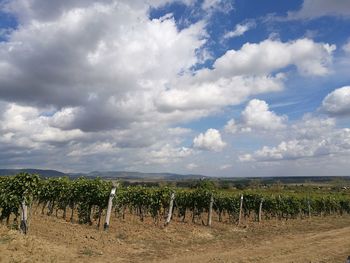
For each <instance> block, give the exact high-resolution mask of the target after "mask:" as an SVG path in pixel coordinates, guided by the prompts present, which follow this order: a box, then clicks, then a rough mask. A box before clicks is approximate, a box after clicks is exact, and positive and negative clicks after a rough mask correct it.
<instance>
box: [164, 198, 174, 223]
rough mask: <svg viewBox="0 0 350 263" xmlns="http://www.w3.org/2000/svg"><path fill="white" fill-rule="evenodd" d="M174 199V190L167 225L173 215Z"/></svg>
mask: <svg viewBox="0 0 350 263" xmlns="http://www.w3.org/2000/svg"><path fill="white" fill-rule="evenodd" d="M174 200H175V193H174V192H172V193H171V195H170V203H169V211H168V217H167V219H166V221H165V226H167V225H168V224H170V220H171V217H172V215H173V207H174Z"/></svg>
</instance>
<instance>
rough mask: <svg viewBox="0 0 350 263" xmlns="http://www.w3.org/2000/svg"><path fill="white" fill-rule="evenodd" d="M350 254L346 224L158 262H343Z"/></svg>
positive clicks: (216, 248) (349, 229)
mask: <svg viewBox="0 0 350 263" xmlns="http://www.w3.org/2000/svg"><path fill="white" fill-rule="evenodd" d="M348 255H350V227H344V228H341V229H335V230H329V231H325V232H322V233H314V232H312V233H307V234H297V235H295V234H285V235H281V236H277V237H275V238H272V239H270V240H264V241H262V242H260V244H258V245H252V244H246V245H243V246H237V247H236V246H234V245H233V246H231V247H229V246H228V247H226V248H225V249H222V248H218V247H214V248H213V249H209V251H206V252H204V253H200V254H199V255H187V256H182V257H175V258H173V259H170V260H165V261H162V262H164V263H165V262H166V263H173V262H235V263H243V262H254V263H255V262H261V263H263V262H266V263H267V262H268V263H274V262H276V263H281V262H294V263H297V262H300V263H306V262H307V263H309V262H319V263H321V262H325V263H326V262H327V263H336V262H345V261H346V258H347V256H348Z"/></svg>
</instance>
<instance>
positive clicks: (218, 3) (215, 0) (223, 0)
mask: <svg viewBox="0 0 350 263" xmlns="http://www.w3.org/2000/svg"><path fill="white" fill-rule="evenodd" d="M202 9H203V10H205V11H208V12H214V11H219V12H223V13H227V12H229V11H231V10H232V9H233V2H232V1H230V0H204V1H203V3H202Z"/></svg>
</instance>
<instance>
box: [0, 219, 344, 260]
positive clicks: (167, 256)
mask: <svg viewBox="0 0 350 263" xmlns="http://www.w3.org/2000/svg"><path fill="white" fill-rule="evenodd" d="M349 236H350V216H342V217H339V216H327V217H324V218H320V217H318V218H312V219H311V220H309V219H305V220H299V219H295V220H288V221H277V220H270V221H266V222H262V223H252V222H249V224H245V222H243V224H242V225H241V226H240V227H237V226H235V225H232V224H225V223H218V222H217V221H214V222H213V226H212V227H211V228H209V227H206V226H203V225H200V224H192V223H190V222H186V223H181V222H178V221H174V222H172V223H171V224H170V225H169V226H168V227H167V228H164V227H162V226H157V225H155V224H154V223H153V221H152V220H147V219H146V220H145V221H144V222H140V221H139V219H138V218H136V217H133V216H131V215H128V217H127V220H122V219H117V218H114V217H112V223H111V227H110V229H109V231H108V232H105V231H102V230H97V229H96V227H94V226H88V225H80V224H71V223H68V222H66V221H64V220H62V218H56V217H55V216H47V215H41V214H40V213H37V214H36V215H33V216H32V219H31V220H30V234H28V235H27V236H24V235H22V234H20V233H19V232H18V231H17V230H9V229H8V228H7V227H5V226H1V227H0V262H4V263H5V262H242V263H243V262H308V263H309V262H313V263H316V262H332V263H333V262H345V260H346V258H347V256H348V255H350V238H349Z"/></svg>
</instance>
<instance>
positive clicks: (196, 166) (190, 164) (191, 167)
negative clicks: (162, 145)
mask: <svg viewBox="0 0 350 263" xmlns="http://www.w3.org/2000/svg"><path fill="white" fill-rule="evenodd" d="M196 168H198V165H197V164H195V163H189V164H187V165H186V169H188V170H191V171H192V170H194V169H196Z"/></svg>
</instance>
